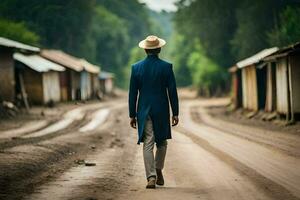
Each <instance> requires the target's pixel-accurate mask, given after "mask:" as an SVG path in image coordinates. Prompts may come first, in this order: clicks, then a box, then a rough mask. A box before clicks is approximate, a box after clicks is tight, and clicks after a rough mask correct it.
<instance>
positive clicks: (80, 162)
mask: <svg viewBox="0 0 300 200" xmlns="http://www.w3.org/2000/svg"><path fill="white" fill-rule="evenodd" d="M74 163H75V164H78V165H84V164H85V160H83V159H76V160H75V161H74Z"/></svg>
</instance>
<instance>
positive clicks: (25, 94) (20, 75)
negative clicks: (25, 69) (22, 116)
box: [19, 73, 29, 112]
mask: <svg viewBox="0 0 300 200" xmlns="http://www.w3.org/2000/svg"><path fill="white" fill-rule="evenodd" d="M19 80H20V87H21V96H22V99H23V101H24V105H25V108H26V111H27V112H29V104H28V100H27V93H26V90H25V85H24V80H23V76H22V74H21V73H19Z"/></svg>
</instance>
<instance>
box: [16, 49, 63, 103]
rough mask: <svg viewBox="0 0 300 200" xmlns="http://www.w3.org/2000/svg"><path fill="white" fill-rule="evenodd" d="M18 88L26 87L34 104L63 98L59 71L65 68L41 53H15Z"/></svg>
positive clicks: (29, 99)
mask: <svg viewBox="0 0 300 200" xmlns="http://www.w3.org/2000/svg"><path fill="white" fill-rule="evenodd" d="M13 57H14V59H15V61H16V75H17V79H18V84H17V88H18V89H19V90H20V89H21V88H22V87H24V90H25V91H24V92H25V93H26V96H27V99H28V101H29V102H30V103H32V104H48V103H54V102H59V101H60V100H61V95H60V94H61V92H60V81H59V73H60V72H63V71H65V68H64V67H62V66H60V65H58V64H56V63H53V62H50V61H48V60H46V59H44V58H42V57H40V56H39V55H25V54H21V53H15V54H14V55H13Z"/></svg>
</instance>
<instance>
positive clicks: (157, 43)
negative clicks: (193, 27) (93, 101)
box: [129, 35, 179, 188]
mask: <svg viewBox="0 0 300 200" xmlns="http://www.w3.org/2000/svg"><path fill="white" fill-rule="evenodd" d="M165 44H166V42H165V40H163V39H161V38H158V37H157V36H154V35H150V36H148V37H147V38H146V39H145V40H143V41H141V42H140V43H139V47H140V48H143V49H145V52H146V53H147V57H146V58H145V59H144V60H142V61H139V62H137V63H136V64H134V65H132V71H131V78H130V88H129V117H130V125H131V126H132V127H133V128H136V127H138V135H139V137H138V144H140V142H143V143H144V145H143V156H144V164H145V171H146V178H147V180H148V183H147V186H146V188H155V185H156V184H157V185H164V178H163V174H162V169H163V167H164V162H165V156H166V151H167V139H171V127H170V111H169V102H170V105H171V108H172V114H173V115H172V126H176V125H177V124H178V121H179V119H178V95H177V89H176V81H175V77H174V73H173V69H172V64H170V63H168V62H166V61H163V60H161V59H160V58H159V57H158V54H159V53H160V51H161V47H163V46H164V45H165ZM137 125H138V126H137ZM155 143H156V147H157V150H156V152H155V156H154V153H153V149H154V144H155Z"/></svg>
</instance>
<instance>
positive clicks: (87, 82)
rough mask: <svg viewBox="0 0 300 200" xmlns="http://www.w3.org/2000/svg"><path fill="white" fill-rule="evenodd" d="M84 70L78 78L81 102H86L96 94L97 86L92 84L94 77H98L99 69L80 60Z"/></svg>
mask: <svg viewBox="0 0 300 200" xmlns="http://www.w3.org/2000/svg"><path fill="white" fill-rule="evenodd" d="M81 63H82V66H83V68H84V70H83V71H82V72H81V76H80V89H81V100H88V99H91V98H92V97H93V94H94V93H95V92H97V87H98V85H97V84H96V83H95V82H94V77H95V76H98V74H99V72H100V68H99V67H97V66H95V65H93V64H91V63H89V62H88V61H86V60H84V59H81Z"/></svg>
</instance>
